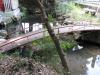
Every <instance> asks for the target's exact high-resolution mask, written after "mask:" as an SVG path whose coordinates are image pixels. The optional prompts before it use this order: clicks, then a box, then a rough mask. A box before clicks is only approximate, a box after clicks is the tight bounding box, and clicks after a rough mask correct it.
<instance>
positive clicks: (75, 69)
mask: <svg viewBox="0 0 100 75" xmlns="http://www.w3.org/2000/svg"><path fill="white" fill-rule="evenodd" d="M83 45H84V48H83V49H81V50H76V51H72V50H71V51H69V52H68V54H67V62H68V66H69V69H70V71H71V74H72V75H100V47H99V46H96V45H93V44H83Z"/></svg>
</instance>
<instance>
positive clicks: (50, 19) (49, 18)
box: [48, 14, 55, 22]
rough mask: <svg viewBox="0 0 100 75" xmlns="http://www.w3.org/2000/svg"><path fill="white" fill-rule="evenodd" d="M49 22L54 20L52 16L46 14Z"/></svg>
mask: <svg viewBox="0 0 100 75" xmlns="http://www.w3.org/2000/svg"><path fill="white" fill-rule="evenodd" d="M48 20H49V22H53V21H54V20H55V19H54V18H53V16H52V14H48Z"/></svg>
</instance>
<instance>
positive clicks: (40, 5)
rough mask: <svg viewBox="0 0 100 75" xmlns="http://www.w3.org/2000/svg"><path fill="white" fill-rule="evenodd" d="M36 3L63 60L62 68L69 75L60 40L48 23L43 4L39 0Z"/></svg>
mask: <svg viewBox="0 0 100 75" xmlns="http://www.w3.org/2000/svg"><path fill="white" fill-rule="evenodd" d="M36 1H37V3H38V5H39V8H40V10H41V13H42V18H43V21H44V23H45V24H44V25H45V27H46V28H47V30H48V32H49V34H50V36H51V38H52V40H53V42H54V44H55V46H56V49H57V52H58V54H59V56H60V59H61V62H62V66H63V68H64V73H65V75H69V69H68V66H67V61H66V57H65V55H64V52H63V50H62V49H61V47H60V42H59V39H58V38H57V36H56V35H55V33H54V30H53V29H52V28H51V26H50V24H49V21H48V18H47V15H46V11H45V8H44V6H43V5H42V3H41V2H40V1H39V0H36Z"/></svg>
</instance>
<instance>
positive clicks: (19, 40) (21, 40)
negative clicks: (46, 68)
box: [0, 25, 100, 52]
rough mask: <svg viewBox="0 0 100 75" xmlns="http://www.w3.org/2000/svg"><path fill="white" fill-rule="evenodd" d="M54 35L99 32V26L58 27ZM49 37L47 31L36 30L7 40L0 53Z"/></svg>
mask: <svg viewBox="0 0 100 75" xmlns="http://www.w3.org/2000/svg"><path fill="white" fill-rule="evenodd" d="M53 29H54V32H55V34H60V33H69V32H75V31H94V30H96V31H97V30H100V26H99V25H98V26H97V25H67V26H58V27H54V28H53ZM46 36H49V34H48V32H47V30H46V29H45V30H37V31H34V32H29V33H27V34H24V35H20V36H18V37H15V38H11V39H8V40H6V41H4V42H2V43H0V52H5V51H8V50H10V49H13V48H16V47H18V46H20V45H23V44H26V43H28V42H31V41H33V40H37V39H40V38H43V37H46Z"/></svg>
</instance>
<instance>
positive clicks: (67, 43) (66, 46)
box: [61, 41, 75, 52]
mask: <svg viewBox="0 0 100 75" xmlns="http://www.w3.org/2000/svg"><path fill="white" fill-rule="evenodd" d="M74 45H75V44H74V43H73V42H70V41H61V47H62V49H63V50H64V52H66V51H68V50H69V49H71V48H72V47H73V46H74Z"/></svg>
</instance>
